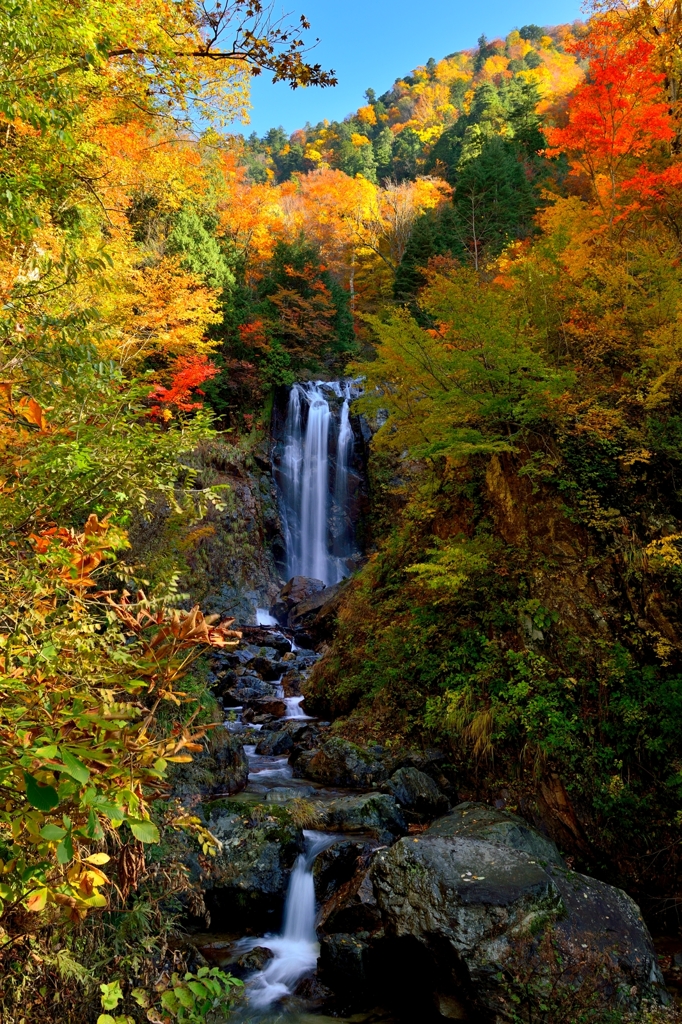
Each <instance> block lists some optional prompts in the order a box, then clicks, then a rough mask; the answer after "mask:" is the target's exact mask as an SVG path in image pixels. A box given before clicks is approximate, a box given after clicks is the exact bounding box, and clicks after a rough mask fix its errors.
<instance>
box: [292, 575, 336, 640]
mask: <svg viewBox="0 0 682 1024" xmlns="http://www.w3.org/2000/svg"><path fill="white" fill-rule="evenodd" d="M347 585H348V582H347V580H342V581H341V582H340V583H335V584H334V585H333V586H332V587H326V588H325V590H323V591H320V592H319V593H315V594H311V595H310V596H309V597H306V598H305V599H304V600H302V601H300V602H297V603H296V604H295V605H294V606H293V607H292V608H290V610H289V615H288V624H289V626H291V627H292V628H293V629H297V628H298V629H300V628H301V627H303V628H304V629H308V630H310V632H311V633H312V634H313V636H316V635H317V634H318V633H319V632H320V630H321V629H322V628H323V626H324V624H325V623H327V624H329V621H330V620H331V619H332V618H334V617H335V616H336V613H337V611H338V607H339V603H340V599H341V595H342V593H343V591H344V590H345V588H346V586H347Z"/></svg>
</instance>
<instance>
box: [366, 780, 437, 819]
mask: <svg viewBox="0 0 682 1024" xmlns="http://www.w3.org/2000/svg"><path fill="white" fill-rule="evenodd" d="M382 788H383V789H384V790H385V791H386V792H387V793H390V794H391V795H392V796H393V797H395V799H396V800H397V801H398V803H399V804H400V806H401V807H402V808H403V810H405V811H408V812H410V813H411V814H412V815H414V816H415V817H416V818H418V819H419V818H434V817H435V816H436V815H437V814H442V813H443V811H446V810H447V809H448V807H449V803H450V802H449V800H448V798H447V797H446V796H445V795H444V794H443V793H441V791H440V790H439V788H438V786H437V785H436V783H435V782H434V781H433V779H432V778H430V777H429V776H428V775H425V774H424V772H420V771H419V770H418V769H417V768H399V769H398V771H397V772H394V773H393V775H392V776H391V778H390V779H389V780H388V782H385V783H384V785H383V787H382Z"/></svg>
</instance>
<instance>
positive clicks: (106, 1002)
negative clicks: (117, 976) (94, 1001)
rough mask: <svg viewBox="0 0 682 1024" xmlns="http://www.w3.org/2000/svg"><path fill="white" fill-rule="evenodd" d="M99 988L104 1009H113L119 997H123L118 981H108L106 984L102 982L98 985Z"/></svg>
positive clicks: (119, 999)
mask: <svg viewBox="0 0 682 1024" xmlns="http://www.w3.org/2000/svg"><path fill="white" fill-rule="evenodd" d="M99 989H100V992H101V993H102V1006H103V1007H104V1009H105V1010H113V1009H114V1007H115V1006H116V1005H117V1004H118V1003H119V1002H120V1001H121V999H123V992H122V990H121V983H120V981H112V982H109V984H108V985H107V984H106V983H103V984H101V985H100V987H99Z"/></svg>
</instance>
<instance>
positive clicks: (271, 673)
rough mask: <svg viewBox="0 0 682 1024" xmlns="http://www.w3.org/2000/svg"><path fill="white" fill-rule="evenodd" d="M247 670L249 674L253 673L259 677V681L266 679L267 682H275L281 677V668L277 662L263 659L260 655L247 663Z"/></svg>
mask: <svg viewBox="0 0 682 1024" xmlns="http://www.w3.org/2000/svg"><path fill="white" fill-rule="evenodd" d="M247 668H248V669H249V671H250V672H255V673H256V674H257V675H259V676H260V677H261V679H267V680H268V682H273V683H274V682H276V681H277V680H278V679H279V678H280V676H281V675H282V671H283V667H282V665H281V664H279V662H277V661H272V660H271V659H270V658H266V657H264V656H263V655H262V654H259V655H257V657H255V658H252V659H251V661H249V662H248V664H247Z"/></svg>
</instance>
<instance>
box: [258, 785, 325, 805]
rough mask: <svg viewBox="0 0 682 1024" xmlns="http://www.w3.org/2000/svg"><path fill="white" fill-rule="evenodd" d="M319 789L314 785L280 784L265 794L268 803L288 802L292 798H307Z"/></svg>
mask: <svg viewBox="0 0 682 1024" xmlns="http://www.w3.org/2000/svg"><path fill="white" fill-rule="evenodd" d="M316 792H317V791H316V790H315V789H313V787H312V786H279V787H278V788H277V789H271V790H270V791H269V792H268V793H266V796H265V802H266V804H280V805H282V804H288V803H291V801H292V800H307V799H309V798H310V797H312V796H315V793H316Z"/></svg>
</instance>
